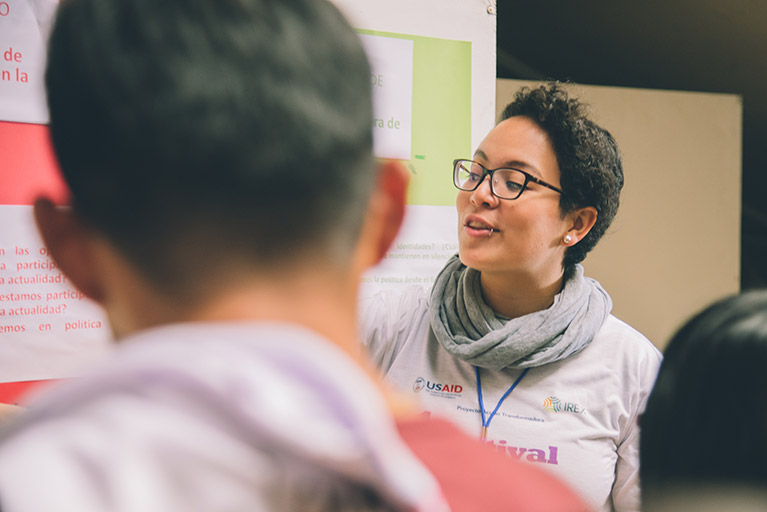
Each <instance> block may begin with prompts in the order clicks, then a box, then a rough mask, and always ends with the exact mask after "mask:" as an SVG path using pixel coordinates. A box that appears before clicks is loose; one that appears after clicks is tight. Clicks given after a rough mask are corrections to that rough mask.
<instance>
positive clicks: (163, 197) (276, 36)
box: [45, 0, 374, 294]
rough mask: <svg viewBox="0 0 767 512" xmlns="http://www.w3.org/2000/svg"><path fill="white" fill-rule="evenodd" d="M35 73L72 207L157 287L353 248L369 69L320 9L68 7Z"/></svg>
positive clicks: (277, 1)
mask: <svg viewBox="0 0 767 512" xmlns="http://www.w3.org/2000/svg"><path fill="white" fill-rule="evenodd" d="M45 79H46V86H47V92H48V105H49V109H50V124H51V133H52V139H53V144H54V148H55V151H56V154H57V156H58V159H59V162H60V166H61V169H62V172H63V174H64V177H65V179H66V181H67V183H68V184H69V187H70V188H71V191H72V203H73V207H74V209H75V211H76V213H77V214H78V215H79V216H80V217H81V218H82V219H83V220H84V221H85V222H86V223H88V224H90V225H91V226H92V227H93V228H95V229H96V230H98V231H100V232H101V233H103V235H104V236H106V237H107V238H108V239H109V240H110V241H111V242H112V243H113V244H114V246H115V247H117V248H118V250H119V251H120V252H121V253H122V254H123V256H124V257H125V258H126V259H127V260H128V261H129V262H130V263H132V264H133V265H134V266H135V267H136V269H138V270H139V271H140V272H141V273H142V274H143V275H144V276H145V277H146V278H148V279H149V280H150V281H151V282H153V283H155V284H157V285H158V286H160V287H161V288H163V289H164V290H166V291H168V292H169V293H176V294H183V293H189V292H190V291H191V290H194V289H196V288H195V287H196V286H197V284H199V283H201V282H204V281H206V280H211V279H215V278H216V276H217V275H218V274H219V273H221V272H224V271H225V269H226V268H227V266H231V265H235V266H238V265H239V266H242V265H250V266H252V267H253V268H261V269H269V268H271V267H274V266H277V265H280V264H284V263H285V262H286V261H290V260H291V258H292V257H293V256H294V255H299V254H301V255H307V254H311V255H314V256H316V257H318V258H325V259H328V258H331V259H332V258H335V260H337V261H339V262H340V263H342V262H343V261H344V259H345V258H349V257H350V253H351V249H352V247H353V244H354V242H355V240H356V237H357V236H358V232H359V228H360V226H361V222H362V217H363V212H364V210H365V206H366V202H367V199H368V197H369V194H370V190H371V187H372V184H373V177H374V166H373V159H372V153H371V151H372V149H371V148H372V135H371V124H372V106H371V98H370V87H369V83H368V80H369V69H368V64H367V60H366V58H365V55H364V53H363V50H362V48H361V46H360V43H359V41H358V38H357V36H356V34H355V32H354V31H353V30H352V29H351V28H350V27H349V25H348V24H347V23H346V21H345V20H344V19H343V18H342V16H341V15H340V14H339V13H338V11H337V10H336V9H335V8H334V7H333V6H332V5H330V4H329V3H328V2H326V1H324V0H290V1H286V0H162V1H156V0H64V1H62V3H61V5H60V8H59V9H58V14H57V19H56V23H55V27H54V30H53V32H52V35H51V40H50V52H49V60H48V67H47V70H46V76H45Z"/></svg>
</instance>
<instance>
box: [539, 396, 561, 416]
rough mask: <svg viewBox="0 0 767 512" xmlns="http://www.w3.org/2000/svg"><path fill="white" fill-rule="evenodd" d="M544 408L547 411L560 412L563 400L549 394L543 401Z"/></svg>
mask: <svg viewBox="0 0 767 512" xmlns="http://www.w3.org/2000/svg"><path fill="white" fill-rule="evenodd" d="M543 408H544V409H546V410H547V411H551V412H559V411H561V410H562V402H561V401H560V400H559V398H557V397H555V396H549V397H546V400H544V401H543Z"/></svg>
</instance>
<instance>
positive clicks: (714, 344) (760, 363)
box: [640, 291, 767, 509]
mask: <svg viewBox="0 0 767 512" xmlns="http://www.w3.org/2000/svg"><path fill="white" fill-rule="evenodd" d="M765 367H767V292H766V291H753V292H747V293H744V294H742V295H737V296H733V297H728V298H726V299H723V300H721V301H719V302H717V303H715V304H713V305H711V306H709V307H708V308H706V309H704V310H703V311H702V312H700V313H698V314H697V315H696V316H694V317H693V318H692V319H690V320H689V321H688V322H687V323H686V324H685V325H684V326H683V327H682V328H681V329H680V330H679V331H678V332H677V333H676V334H675V335H674V337H673V338H672V339H671V341H670V342H669V344H668V347H667V348H666V350H665V352H664V360H663V363H662V365H661V368H660V372H659V374H658V378H657V381H656V383H655V386H654V388H653V390H652V393H651V394H650V397H649V399H648V402H647V408H646V410H645V412H644V414H643V415H642V418H641V427H642V430H641V448H640V458H641V463H640V471H641V480H642V489H643V499H644V501H645V502H646V503H647V504H648V505H653V506H659V505H658V503H659V502H662V501H663V500H668V499H669V498H670V497H675V499H676V498H678V497H679V496H688V497H690V496H693V495H695V494H700V493H701V492H703V491H704V490H706V492H707V493H708V494H707V496H709V495H711V496H726V495H731V494H733V493H732V489H742V488H746V489H751V490H752V491H757V490H759V489H764V484H765V482H767V465H765V464H764V458H765V457H767V412H765V408H764V407H763V404H764V403H766V402H767V372H765ZM712 489H713V490H714V491H716V492H714V491H712ZM752 494H753V495H754V496H757V497H758V496H759V494H758V493H756V492H754V493H752ZM763 494H764V493H761V498H760V499H761V500H762V501H761V503H762V504H765V503H767V500H766V499H765V497H764V496H763ZM658 509H660V508H658Z"/></svg>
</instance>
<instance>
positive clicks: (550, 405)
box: [543, 396, 586, 414]
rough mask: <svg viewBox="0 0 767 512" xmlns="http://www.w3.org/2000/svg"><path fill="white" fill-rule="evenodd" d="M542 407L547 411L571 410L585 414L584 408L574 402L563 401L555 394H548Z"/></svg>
mask: <svg viewBox="0 0 767 512" xmlns="http://www.w3.org/2000/svg"><path fill="white" fill-rule="evenodd" d="M543 408H544V409H546V410H547V411H549V412H572V413H575V414H586V409H584V408H583V407H581V406H580V405H578V404H576V403H575V402H565V401H564V400H560V399H559V397H556V396H548V397H546V399H545V400H544V401H543Z"/></svg>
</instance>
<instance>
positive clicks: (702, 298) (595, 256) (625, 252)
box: [496, 79, 742, 349]
mask: <svg viewBox="0 0 767 512" xmlns="http://www.w3.org/2000/svg"><path fill="white" fill-rule="evenodd" d="M525 84H529V82H523V81H518V80H505V79H499V80H498V81H497V93H496V100H497V102H496V110H497V112H499V113H500V111H501V110H502V109H503V107H504V106H505V105H506V104H507V103H508V102H509V101H511V99H512V96H513V93H514V91H515V90H517V89H518V88H519V87H520V86H522V85H525ZM571 90H572V92H573V94H574V95H576V96H578V97H580V98H582V99H584V100H585V101H586V102H587V103H588V104H589V105H590V106H591V111H592V114H593V116H592V117H593V119H594V120H595V121H596V122H598V123H599V124H600V125H602V126H603V127H605V128H607V129H608V130H609V131H610V132H611V133H612V134H613V136H614V137H615V139H616V140H617V142H618V145H619V147H620V149H621V153H622V155H623V165H624V173H625V179H626V184H625V186H624V189H623V193H622V195H621V207H620V210H619V212H618V216H617V217H616V219H615V222H614V223H613V225H612V226H611V228H610V230H609V231H608V232H607V234H606V235H605V237H604V238H603V239H602V241H601V242H600V243H599V245H598V246H597V247H596V248H595V249H594V250H593V251H592V252H591V253H590V254H589V256H588V257H587V258H586V261H585V262H584V266H585V267H586V274H587V275H590V276H591V277H594V278H595V279H597V280H599V281H600V282H601V283H602V285H603V286H604V287H605V289H606V290H607V291H608V292H609V293H610V295H611V296H612V298H613V302H614V308H613V312H614V314H615V315H616V316H618V317H619V318H621V319H622V320H624V321H626V322H628V323H629V324H631V325H633V326H634V327H635V328H637V329H638V330H640V331H641V332H642V333H644V334H645V335H646V336H647V337H648V338H649V339H650V340H651V341H653V343H655V344H656V346H658V347H659V348H661V349H662V348H663V347H665V346H666V343H667V342H668V339H669V338H670V337H671V336H672V335H673V333H674V331H675V330H676V329H677V328H678V327H679V326H680V324H681V323H682V322H683V321H684V320H686V319H687V318H688V317H689V316H690V315H692V314H693V313H695V312H697V311H698V310H700V309H701V308H702V307H704V306H705V305H707V304H709V303H711V302H712V301H714V300H716V299H718V298H720V297H722V296H724V295H728V294H731V293H736V292H737V291H738V290H739V286H740V190H741V116H742V103H741V98H740V96H735V95H729V94H702V93H691V92H673V91H657V90H644V89H628V88H617V87H597V86H582V85H573V86H571Z"/></svg>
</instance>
